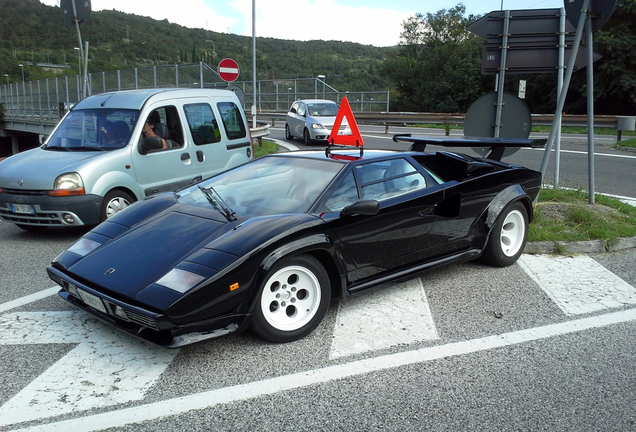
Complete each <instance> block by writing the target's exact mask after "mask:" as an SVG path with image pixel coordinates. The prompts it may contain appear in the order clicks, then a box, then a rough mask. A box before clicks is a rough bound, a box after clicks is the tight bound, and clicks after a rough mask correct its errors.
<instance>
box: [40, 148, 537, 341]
mask: <svg viewBox="0 0 636 432" xmlns="http://www.w3.org/2000/svg"><path fill="white" fill-rule="evenodd" d="M401 139H403V140H404V138H401ZM517 141H518V143H517V144H519V145H524V143H521V141H524V142H525V141H529V140H517ZM449 145H456V142H454V141H450V142H449ZM510 145H512V144H511V143H510V142H507V143H506V146H510ZM266 157H276V158H308V159H316V160H318V159H323V160H324V159H325V158H330V159H332V160H333V161H334V162H338V163H340V164H341V165H342V169H341V170H340V172H339V174H338V175H337V176H336V177H335V179H334V181H333V182H332V183H331V184H330V185H329V186H328V187H327V188H326V189H325V191H324V193H323V194H322V195H321V196H320V197H319V198H318V199H317V200H316V201H315V202H314V204H313V205H312V206H311V208H310V209H309V211H307V212H306V213H292V214H276V215H269V216H259V217H246V216H244V215H241V214H237V215H236V220H233V221H228V220H227V219H226V218H224V217H223V216H222V215H221V213H220V212H219V211H217V210H215V209H214V208H212V206H210V207H209V208H204V207H197V206H192V205H186V204H181V203H179V202H178V200H177V195H176V194H175V193H164V194H160V195H156V196H153V197H150V198H148V199H146V200H143V201H141V202H139V203H136V204H135V205H133V206H131V207H130V208H128V209H127V210H126V211H124V212H122V213H119V214H117V215H115V216H114V217H112V218H110V219H108V220H107V221H105V222H104V223H102V224H100V225H98V226H97V227H95V228H94V229H93V230H91V231H90V232H89V233H87V234H86V235H85V236H84V238H86V239H88V240H93V241H96V242H98V243H100V244H101V246H99V247H98V248H96V249H95V250H93V251H92V252H90V253H88V254H86V255H85V256H83V257H82V256H80V255H78V254H76V253H74V252H70V251H68V250H67V251H65V252H62V253H61V254H60V255H59V256H58V257H57V258H56V259H55V260H54V261H53V263H52V265H51V266H50V267H48V268H47V271H48V274H49V276H50V277H51V279H53V280H54V281H55V282H56V283H58V284H59V285H60V286H61V287H62V290H61V291H60V295H61V296H62V297H63V298H64V299H66V300H68V301H70V302H71V303H73V304H75V305H76V306H78V307H81V308H83V309H85V310H87V311H88V312H90V313H92V314H94V315H96V316H98V317H99V318H101V319H103V320H105V321H108V322H111V323H113V324H115V325H117V326H118V327H120V328H121V329H123V330H125V331H128V332H130V333H131V334H134V335H136V336H138V337H141V338H143V339H145V340H149V341H151V342H154V343H156V344H159V345H162V346H166V347H178V346H182V345H186V344H189V343H193V342H197V341H200V340H204V339H208V338H212V337H217V336H221V335H224V334H227V333H231V332H234V331H239V330H242V329H244V328H246V327H247V326H248V325H249V323H250V317H251V315H252V313H253V311H254V308H255V305H256V302H257V299H258V297H259V296H258V294H259V293H260V288H261V286H262V283H263V280H264V278H265V276H266V275H267V272H268V271H269V269H271V268H272V267H273V266H274V265H275V264H276V263H277V262H279V261H280V260H281V259H283V258H285V257H288V256H292V255H297V254H301V253H307V254H312V255H313V256H314V257H316V258H317V259H318V260H319V261H320V262H321V264H322V265H323V266H324V267H325V269H326V270H327V272H328V273H329V276H330V280H331V285H332V289H333V290H334V291H335V294H336V295H340V296H343V297H349V296H355V295H358V294H360V293H362V292H365V291H367V290H369V289H370V288H374V287H377V286H379V285H382V284H384V283H386V282H390V281H393V280H396V279H400V278H404V277H407V276H409V275H412V274H415V273H417V272H421V271H424V270H427V269H431V268H434V267H438V266H441V265H445V264H449V263H454V262H460V261H465V260H470V259H474V258H477V257H479V255H480V254H481V252H482V250H483V248H484V246H485V244H486V241H487V238H488V234H489V232H490V230H491V228H492V226H493V224H494V223H495V220H496V219H497V217H498V216H499V214H500V212H501V211H502V209H503V208H504V207H505V206H506V205H508V204H509V203H511V202H514V201H520V202H522V203H523V204H524V205H525V207H526V209H527V211H528V215H529V217H530V219H531V218H532V201H533V200H534V199H535V197H536V196H537V194H538V192H539V189H540V180H541V176H540V173H538V172H536V171H533V170H530V169H527V168H523V167H519V166H514V165H508V164H505V163H502V162H499V161H496V160H490V159H484V158H476V157H471V156H466V155H463V154H455V153H446V152H438V153H423V152H420V151H410V152H390V151H366V152H364V154H363V155H360V154H359V153H358V152H351V153H349V152H345V153H342V152H339V153H336V152H330V153H328V154H325V153H324V152H294V153H285V154H277V155H270V156H266ZM392 158H406V159H407V160H408V161H409V162H410V163H411V164H413V165H414V166H416V167H417V168H418V170H419V169H420V168H421V173H422V174H423V175H424V176H426V177H427V179H428V180H430V179H431V174H430V172H429V170H430V171H433V172H435V173H437V174H438V175H440V176H443V177H444V180H446V181H445V182H444V183H442V184H435V185H433V186H431V187H427V188H424V189H420V190H416V191H413V192H410V193H407V194H405V195H400V196H397V197H394V198H389V199H387V200H384V201H381V202H380V203H379V211H378V213H377V214H375V215H363V214H351V215H343V214H341V213H340V212H328V211H327V212H325V211H324V201H325V200H326V197H328V196H329V195H330V194H331V192H332V191H333V190H334V189H335V188H336V187H337V186H338V184H339V183H340V182H341V181H342V180H343V179H344V178H345V177H346V176H347V174H349V172H350V171H352V170H355V167H356V166H357V165H360V164H365V163H368V162H373V161H382V160H387V159H392ZM252 163H253V162H252ZM424 167H426V168H424ZM358 187H359V185H358ZM321 209H323V210H322V211H321ZM173 268H178V269H183V270H188V271H190V272H192V273H196V274H198V275H201V276H204V277H205V279H204V281H203V282H201V283H200V284H198V285H196V286H195V287H194V288H193V289H191V290H190V291H188V292H186V293H185V294H181V293H179V292H177V291H173V290H171V289H169V288H166V287H164V286H161V285H158V284H156V283H155V282H156V281H157V280H158V279H160V278H161V277H162V276H163V275H165V274H166V273H167V272H169V271H170V270H171V269H173ZM236 284H238V288H237V289H236V288H235V287H236ZM230 287H234V289H231V288H230ZM77 288H79V289H81V290H84V291H85V292H88V293H90V294H93V295H95V296H98V297H100V298H101V299H102V302H103V304H104V305H105V308H106V309H107V313H102V312H100V311H98V310H97V309H95V308H94V307H91V306H88V305H87V304H86V303H84V302H83V301H82V300H81V299H80V298H79V297H78V296H77V295H74V294H71V293H70V292H69V291H71V292H72V291H74V290H76V289H77ZM117 307H119V308H120V309H117ZM116 310H119V314H117V313H116V312H115V311H116ZM122 310H123V312H122Z"/></svg>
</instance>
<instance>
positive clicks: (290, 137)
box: [285, 124, 294, 141]
mask: <svg viewBox="0 0 636 432" xmlns="http://www.w3.org/2000/svg"><path fill="white" fill-rule="evenodd" d="M285 139H287V140H288V141H291V140H293V139H294V136H293V135H292V134H291V131H290V130H289V125H288V124H286V125H285Z"/></svg>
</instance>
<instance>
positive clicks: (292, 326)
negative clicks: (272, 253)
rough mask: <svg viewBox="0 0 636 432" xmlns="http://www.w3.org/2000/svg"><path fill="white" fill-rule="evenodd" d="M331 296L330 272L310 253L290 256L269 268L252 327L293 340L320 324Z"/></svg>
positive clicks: (267, 336)
mask: <svg viewBox="0 0 636 432" xmlns="http://www.w3.org/2000/svg"><path fill="white" fill-rule="evenodd" d="M330 299H331V287H330V283H329V275H328V274H327V272H326V271H325V269H324V267H323V266H322V265H321V264H320V262H318V260H316V259H315V258H314V257H312V256H311V255H298V256H295V257H291V258H287V259H285V260H283V261H282V262H281V263H280V264H278V265H276V266H275V267H274V268H272V270H270V271H269V273H268V274H267V276H266V277H265V283H264V284H263V286H262V289H261V292H260V295H259V299H258V303H257V305H256V310H255V312H254V317H253V319H252V330H253V331H254V332H255V333H256V334H257V335H259V336H261V337H262V338H264V339H266V340H268V341H270V342H277V343H282V342H291V341H294V340H297V339H300V338H303V337H305V336H307V335H308V334H309V333H311V332H312V331H313V330H314V329H315V328H316V327H317V326H318V324H320V322H321V321H322V319H323V318H324V317H325V314H326V313H327V308H328V307H329V301H330Z"/></svg>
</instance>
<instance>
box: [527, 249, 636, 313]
mask: <svg viewBox="0 0 636 432" xmlns="http://www.w3.org/2000/svg"><path fill="white" fill-rule="evenodd" d="M517 262H518V263H519V266H520V267H521V268H522V269H523V270H525V272H526V273H527V274H528V275H529V276H530V277H531V278H532V279H533V280H534V281H535V282H536V283H537V284H538V285H539V286H540V287H541V289H543V291H545V292H546V294H547V295H548V296H549V297H550V298H551V299H552V301H554V302H555V303H556V304H557V306H559V307H560V308H561V310H562V311H563V312H565V313H566V314H568V315H576V314H584V313H590V312H596V311H601V310H604V309H609V308H615V307H621V306H625V305H632V304H636V290H635V289H634V287H632V286H631V285H629V284H628V283H627V282H625V281H624V280H622V279H621V278H619V277H618V276H616V275H615V274H614V273H612V272H610V271H609V270H607V269H606V268H605V267H603V266H602V265H600V264H599V263H598V262H596V261H594V260H593V259H592V258H590V257H588V256H585V255H580V256H576V257H552V256H547V255H523V256H521V258H520V259H519V261H517Z"/></svg>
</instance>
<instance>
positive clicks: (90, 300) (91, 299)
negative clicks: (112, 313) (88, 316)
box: [77, 289, 106, 313]
mask: <svg viewBox="0 0 636 432" xmlns="http://www.w3.org/2000/svg"><path fill="white" fill-rule="evenodd" d="M77 292H78V293H79V296H80V297H81V298H82V301H83V302H84V303H86V304H87V305H89V306H90V307H93V308H95V309H97V310H98V311H101V312H103V313H106V308H105V307H104V303H103V302H102V299H100V298H99V297H97V296H94V295H93V294H90V293H87V292H86V291H84V290H81V289H78V290H77Z"/></svg>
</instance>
